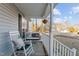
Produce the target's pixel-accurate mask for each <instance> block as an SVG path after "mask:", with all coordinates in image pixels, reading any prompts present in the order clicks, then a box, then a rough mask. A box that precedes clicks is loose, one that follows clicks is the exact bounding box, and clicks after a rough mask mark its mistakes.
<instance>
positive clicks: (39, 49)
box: [31, 41, 46, 56]
mask: <svg viewBox="0 0 79 59" xmlns="http://www.w3.org/2000/svg"><path fill="white" fill-rule="evenodd" d="M32 43H33V49H34V53H33V54H31V56H45V55H46V54H45V51H44V47H43V44H42V42H41V41H33V42H32Z"/></svg>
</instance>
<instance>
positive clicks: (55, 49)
mask: <svg viewBox="0 0 79 59" xmlns="http://www.w3.org/2000/svg"><path fill="white" fill-rule="evenodd" d="M55 47H56V41H55V40H54V56H55V50H56V49H55Z"/></svg>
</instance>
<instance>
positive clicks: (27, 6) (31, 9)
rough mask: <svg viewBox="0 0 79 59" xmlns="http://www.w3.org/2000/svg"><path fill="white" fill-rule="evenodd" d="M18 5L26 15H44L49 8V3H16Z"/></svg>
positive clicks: (38, 16)
mask: <svg viewBox="0 0 79 59" xmlns="http://www.w3.org/2000/svg"><path fill="white" fill-rule="evenodd" d="M15 5H16V7H17V8H18V9H19V10H20V11H21V12H22V13H23V14H24V15H25V16H26V17H37V18H40V17H43V16H45V14H48V13H45V12H48V11H49V10H46V9H47V8H48V3H15Z"/></svg>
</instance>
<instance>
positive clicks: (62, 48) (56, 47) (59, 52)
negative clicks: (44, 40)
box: [53, 39, 76, 56]
mask: <svg viewBox="0 0 79 59" xmlns="http://www.w3.org/2000/svg"><path fill="white" fill-rule="evenodd" d="M53 56H76V49H75V48H72V49H70V48H69V47H67V46H66V45H64V44H62V43H61V42H59V41H58V40H56V39H53Z"/></svg>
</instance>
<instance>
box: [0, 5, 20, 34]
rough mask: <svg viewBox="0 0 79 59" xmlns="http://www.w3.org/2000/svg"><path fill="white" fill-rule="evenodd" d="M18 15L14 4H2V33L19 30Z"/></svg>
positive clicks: (0, 9) (0, 27) (0, 15)
mask: <svg viewBox="0 0 79 59" xmlns="http://www.w3.org/2000/svg"><path fill="white" fill-rule="evenodd" d="M18 13H20V12H19V10H18V9H17V8H16V6H15V5H14V4H0V33H1V32H7V31H12V30H13V31H14V30H18Z"/></svg>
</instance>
